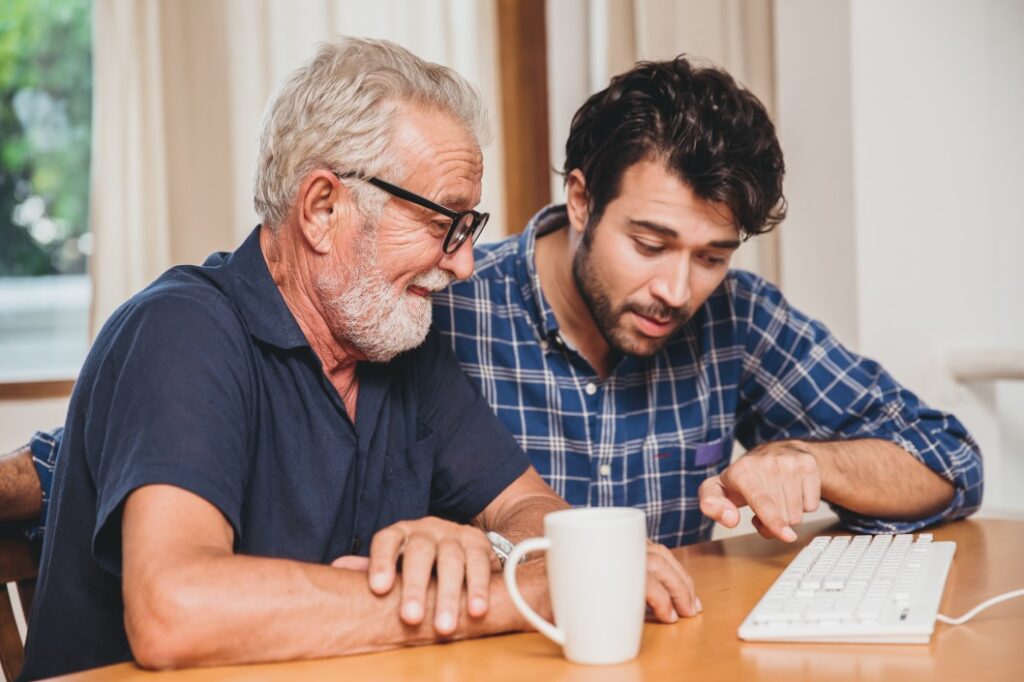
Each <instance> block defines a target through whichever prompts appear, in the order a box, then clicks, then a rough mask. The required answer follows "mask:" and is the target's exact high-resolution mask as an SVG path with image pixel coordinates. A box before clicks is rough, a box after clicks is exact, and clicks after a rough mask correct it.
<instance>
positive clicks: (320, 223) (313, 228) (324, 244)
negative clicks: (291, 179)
mask: <svg viewBox="0 0 1024 682" xmlns="http://www.w3.org/2000/svg"><path fill="white" fill-rule="evenodd" d="M298 199H299V200H298V209H299V215H298V219H299V221H298V222H299V229H300V230H301V232H302V236H303V237H304V238H305V240H306V243H307V244H308V245H309V247H310V248H311V249H313V251H315V252H317V253H319V254H326V253H330V251H331V248H332V247H333V246H334V243H335V242H336V241H337V239H338V237H339V235H340V233H341V231H342V230H343V229H344V228H345V227H346V226H347V225H348V222H349V219H350V218H351V217H352V215H353V212H354V209H355V205H354V200H353V197H352V195H351V193H350V192H349V190H348V187H346V186H345V185H344V184H343V183H342V182H340V181H339V180H338V178H337V177H335V175H334V174H333V173H331V172H329V171H326V170H315V171H312V172H310V173H309V174H308V175H307V176H306V177H305V178H303V180H302V183H301V184H300V185H299V196H298Z"/></svg>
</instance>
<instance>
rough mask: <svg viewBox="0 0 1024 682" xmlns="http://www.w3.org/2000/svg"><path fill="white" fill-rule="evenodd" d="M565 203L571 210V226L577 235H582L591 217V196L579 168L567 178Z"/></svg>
mask: <svg viewBox="0 0 1024 682" xmlns="http://www.w3.org/2000/svg"><path fill="white" fill-rule="evenodd" d="M565 205H566V208H567V210H568V212H569V226H570V227H571V228H572V229H573V231H575V232H576V236H577V237H582V236H583V230H584V228H586V226H587V221H588V220H589V219H590V197H589V196H588V195H587V181H586V179H585V178H584V177H583V171H581V170H580V169H579V168H575V169H573V170H572V171H571V172H570V173H569V175H568V176H567V177H566V179H565Z"/></svg>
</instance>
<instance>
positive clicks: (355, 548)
mask: <svg viewBox="0 0 1024 682" xmlns="http://www.w3.org/2000/svg"><path fill="white" fill-rule="evenodd" d="M362 546H363V543H362V542H360V541H359V538H356V539H355V540H353V541H352V551H351V552H349V554H359V550H360V549H361V548H362Z"/></svg>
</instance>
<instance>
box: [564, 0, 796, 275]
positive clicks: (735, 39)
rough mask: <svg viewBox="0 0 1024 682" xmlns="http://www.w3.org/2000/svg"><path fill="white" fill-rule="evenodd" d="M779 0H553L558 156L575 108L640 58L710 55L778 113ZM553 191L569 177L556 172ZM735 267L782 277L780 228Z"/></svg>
mask: <svg viewBox="0 0 1024 682" xmlns="http://www.w3.org/2000/svg"><path fill="white" fill-rule="evenodd" d="M772 9H773V8H772V0H549V2H548V16H547V19H548V36H549V37H548V43H549V46H548V55H549V58H548V59H549V61H548V79H549V81H548V82H549V83H550V84H551V86H550V87H551V91H552V92H551V98H550V100H549V102H550V104H549V109H550V115H551V118H550V129H551V157H552V159H553V161H554V165H555V167H556V168H560V167H561V164H562V162H563V160H564V159H565V150H564V145H565V140H566V137H567V136H568V134H569V123H570V122H571V120H572V115H573V113H574V112H575V111H576V109H577V108H578V107H579V106H580V105H581V104H582V103H583V101H584V100H585V99H586V98H587V97H588V96H589V95H590V94H592V93H594V92H596V91H598V90H600V89H602V88H604V87H605V86H606V85H607V84H608V81H609V79H610V78H611V77H612V76H613V75H615V74H617V73H621V72H622V71H625V70H627V69H629V68H630V67H631V66H632V65H633V63H634V62H636V61H637V60H639V59H669V58H671V57H674V56H676V55H677V54H679V53H681V52H686V53H688V54H691V55H694V56H699V57H702V58H705V59H708V60H710V61H711V62H713V63H715V64H718V65H719V66H722V67H724V68H725V69H726V70H728V71H729V72H730V73H731V74H732V75H733V76H735V77H736V78H737V79H738V80H739V81H740V82H741V83H743V84H744V85H745V86H746V87H748V88H750V90H751V91H752V92H754V93H755V94H756V95H757V96H758V97H759V98H760V99H761V101H762V102H764V104H765V106H766V107H767V108H768V111H769V113H772V114H773V115H774V100H775V97H774V93H775V83H774V58H773V57H774V54H773V50H774V45H773V31H772ZM552 196H555V197H561V196H563V192H562V181H561V178H560V177H553V178H552ZM734 265H735V266H736V267H740V268H744V269H748V270H753V271H755V272H758V273H760V274H761V275H763V276H765V277H767V278H768V279H770V280H772V281H775V282H778V281H779V260H778V243H777V239H776V236H775V235H774V234H769V235H765V236H761V237H758V238H756V239H753V240H751V241H749V242H747V243H746V244H744V246H743V248H741V249H740V251H739V252H738V253H737V255H736V257H735V258H734Z"/></svg>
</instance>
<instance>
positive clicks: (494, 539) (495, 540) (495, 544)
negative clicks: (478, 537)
mask: <svg viewBox="0 0 1024 682" xmlns="http://www.w3.org/2000/svg"><path fill="white" fill-rule="evenodd" d="M487 539H488V540H489V541H490V543H491V549H493V550H494V553H495V554H497V555H498V561H500V562H501V567H502V568H504V567H505V562H506V561H508V557H509V555H510V554H512V549H513V548H514V547H515V545H513V544H512V543H511V542H509V541H508V538H506V537H505V536H503V535H501V534H499V533H495V532H494V531H493V530H491V531H487ZM524 561H526V555H525V554H524V555H523V557H522V558H521V559H520V560H519V563H523V562H524Z"/></svg>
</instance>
